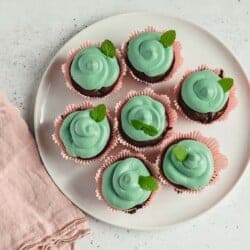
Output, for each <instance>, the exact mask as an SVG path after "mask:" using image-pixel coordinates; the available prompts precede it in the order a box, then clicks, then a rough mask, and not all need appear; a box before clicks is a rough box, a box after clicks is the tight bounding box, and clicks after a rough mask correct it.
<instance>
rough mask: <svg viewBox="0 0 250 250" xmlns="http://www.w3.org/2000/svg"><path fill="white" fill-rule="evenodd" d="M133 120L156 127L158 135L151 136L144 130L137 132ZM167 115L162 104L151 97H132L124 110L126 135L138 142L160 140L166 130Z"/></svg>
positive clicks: (123, 125)
mask: <svg viewBox="0 0 250 250" xmlns="http://www.w3.org/2000/svg"><path fill="white" fill-rule="evenodd" d="M131 120H140V121H142V122H143V123H145V124H147V125H151V126H154V127H155V128H156V129H157V131H158V133H157V135H155V136H150V135H147V134H145V133H144V131H142V130H136V129H135V128H134V127H133V125H132V124H131ZM166 126H167V122H166V114H165V108H164V106H163V105H162V103H160V102H158V101H156V100H154V99H152V98H151V97H149V96H135V97H132V98H131V99H130V100H129V101H128V102H127V103H126V104H125V105H124V107H123V108H122V111H121V127H122V130H123V131H124V133H125V134H126V135H127V136H128V137H130V138H131V139H133V140H136V141H150V140H153V139H156V138H158V137H159V136H160V135H161V134H162V133H163V132H164V131H165V129H166Z"/></svg>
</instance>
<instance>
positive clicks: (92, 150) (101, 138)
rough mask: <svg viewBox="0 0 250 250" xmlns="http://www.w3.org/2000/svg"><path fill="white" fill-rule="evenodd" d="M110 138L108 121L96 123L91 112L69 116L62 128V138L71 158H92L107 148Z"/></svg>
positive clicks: (80, 112)
mask: <svg viewBox="0 0 250 250" xmlns="http://www.w3.org/2000/svg"><path fill="white" fill-rule="evenodd" d="M109 137H110V125H109V122H108V119H107V118H106V117H105V119H104V120H103V121H101V122H96V121H94V120H93V119H92V118H91V117H90V110H89V109H88V110H83V111H76V112H73V113H71V114H69V115H68V116H67V117H66V118H65V119H64V121H63V124H62V126H61V128H60V138H61V140H62V142H63V144H64V146H65V149H66V151H67V152H68V154H69V155H70V156H73V157H80V158H84V159H86V158H91V157H94V156H97V155H98V154H99V153H101V152H102V150H103V149H104V148H105V146H106V145H107V143H108V141H109Z"/></svg>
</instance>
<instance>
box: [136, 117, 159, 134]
mask: <svg viewBox="0 0 250 250" xmlns="http://www.w3.org/2000/svg"><path fill="white" fill-rule="evenodd" d="M131 124H132V126H133V127H134V128H135V129H136V130H142V131H143V132H144V133H145V134H147V135H149V136H155V135H157V134H158V130H157V128H155V127H154V126H152V125H148V124H146V123H144V122H142V121H140V120H136V119H135V120H131Z"/></svg>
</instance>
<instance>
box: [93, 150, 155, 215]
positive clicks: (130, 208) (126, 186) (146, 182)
mask: <svg viewBox="0 0 250 250" xmlns="http://www.w3.org/2000/svg"><path fill="white" fill-rule="evenodd" d="M96 181H97V190H96V193H97V197H98V199H100V200H104V201H105V202H106V204H107V205H108V207H109V208H111V209H112V210H120V211H123V212H127V213H131V214H132V213H135V212H136V211H137V210H138V209H140V208H143V207H146V206H147V205H148V204H149V203H150V202H151V200H152V197H153V196H154V194H155V191H156V190H157V189H158V186H159V185H158V182H157V180H156V179H155V178H154V177H153V169H152V167H151V164H150V163H149V162H148V161H147V160H146V158H145V157H144V156H143V155H141V154H135V153H132V152H130V151H128V150H123V151H122V152H121V153H120V154H118V155H117V156H111V157H109V158H108V159H107V160H106V161H105V163H104V165H103V166H102V167H101V168H100V169H99V170H98V172H97V174H96Z"/></svg>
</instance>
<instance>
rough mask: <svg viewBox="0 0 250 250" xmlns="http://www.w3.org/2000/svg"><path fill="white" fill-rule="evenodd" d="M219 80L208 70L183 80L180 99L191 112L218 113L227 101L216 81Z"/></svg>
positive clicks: (226, 96)
mask: <svg viewBox="0 0 250 250" xmlns="http://www.w3.org/2000/svg"><path fill="white" fill-rule="evenodd" d="M220 79H221V78H220V77H219V76H218V75H216V74H215V73H214V72H212V71H210V70H201V71H198V72H195V73H193V74H191V75H190V76H189V77H187V79H185V80H184V82H183V84H182V89H181V97H182V99H183V101H184V102H185V104H186V105H187V106H188V107H190V108H191V109H192V110H194V111H197V112H200V113H208V112H218V111H220V110H221V109H222V108H223V107H224V106H225V105H226V102H227V100H228V95H229V94H228V92H226V93H225V92H224V91H223V89H222V87H221V86H220V84H219V83H218V80H220Z"/></svg>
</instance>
